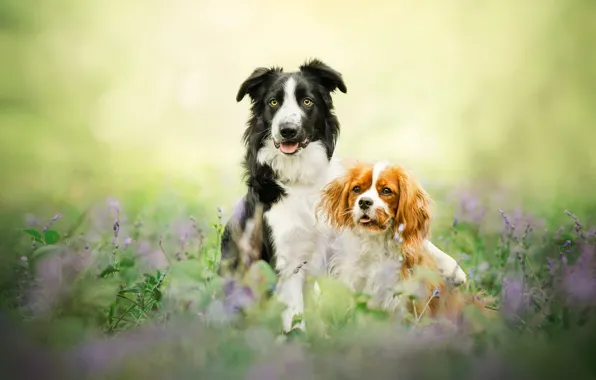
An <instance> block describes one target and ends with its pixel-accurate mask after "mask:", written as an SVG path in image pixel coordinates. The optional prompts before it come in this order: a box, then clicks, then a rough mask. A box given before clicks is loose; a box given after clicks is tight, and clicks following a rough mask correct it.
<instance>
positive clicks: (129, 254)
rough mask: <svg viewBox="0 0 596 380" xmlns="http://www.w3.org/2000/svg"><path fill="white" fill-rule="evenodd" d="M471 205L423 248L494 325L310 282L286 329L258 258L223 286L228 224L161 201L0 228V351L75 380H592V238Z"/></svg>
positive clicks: (559, 221)
mask: <svg viewBox="0 0 596 380" xmlns="http://www.w3.org/2000/svg"><path fill="white" fill-rule="evenodd" d="M471 197H472V196H471V195H469V194H464V195H462V196H461V197H460V198H459V199H457V198H456V199H451V200H449V199H446V200H443V199H442V201H441V202H438V206H439V207H440V208H441V210H443V212H442V213H441V218H438V219H437V220H436V221H435V223H434V225H433V228H434V230H433V241H434V242H435V243H436V244H437V245H439V246H440V247H441V248H443V249H444V250H446V251H447V252H449V253H450V254H452V255H453V256H454V257H456V258H457V259H459V260H461V265H462V267H464V269H465V270H466V271H467V272H468V273H469V282H468V284H466V287H467V290H468V291H471V292H478V291H483V292H485V293H486V296H487V299H488V297H492V298H494V299H495V302H492V303H491V304H490V305H489V306H490V307H491V308H494V309H497V310H499V315H500V317H499V318H497V319H492V320H487V319H486V318H484V317H483V316H481V315H476V314H474V313H473V310H470V311H469V313H467V314H466V318H465V324H464V325H463V326H460V328H459V329H455V327H454V326H452V325H449V324H445V323H443V322H438V321H432V320H430V319H429V318H427V317H426V316H424V315H422V316H418V318H416V317H412V316H408V317H407V318H403V319H400V318H397V317H396V316H391V315H388V314H387V313H384V312H382V311H379V310H374V309H370V308H368V307H367V304H366V299H365V298H364V297H363V296H362V295H358V294H352V293H351V292H350V291H349V290H348V289H347V288H345V287H344V286H343V285H342V284H340V283H338V282H336V281H334V280H331V279H326V278H322V279H319V283H320V286H321V289H322V296H321V298H320V299H318V301H315V300H314V299H313V298H312V297H311V295H310V293H309V294H308V302H307V309H306V311H305V314H304V315H303V316H302V318H304V319H305V321H306V322H307V326H308V330H307V333H296V332H293V333H291V334H288V335H283V334H281V333H280V329H281V323H280V318H279V313H280V311H281V309H282V308H281V305H280V304H279V303H278V302H276V301H275V300H274V299H272V298H270V297H269V296H268V294H269V292H270V291H271V290H272V289H273V287H274V284H275V276H274V273H273V271H272V269H271V268H270V267H269V266H267V265H266V264H264V263H263V262H257V263H256V264H254V265H253V266H252V267H251V268H250V270H249V271H248V272H247V274H245V275H244V277H242V278H240V277H238V278H232V277H226V278H222V277H219V276H218V275H217V274H216V267H217V264H218V260H219V237H220V234H221V232H222V223H223V222H224V221H223V220H222V219H221V217H220V218H218V217H215V219H213V218H211V217H208V216H205V214H210V215H213V214H215V215H217V212H213V211H215V210H211V211H207V212H205V210H206V209H205V208H204V207H199V206H197V205H194V206H193V205H191V204H190V203H184V202H183V201H181V200H180V199H177V198H173V197H163V198H160V201H159V202H157V203H154V206H153V207H148V206H145V207H142V206H139V205H135V204H134V202H131V204H132V205H133V206H132V207H130V208H127V207H126V203H125V202H119V201H117V200H114V199H108V200H106V201H105V202H100V203H97V204H94V205H92V206H91V207H89V208H88V209H87V210H86V211H85V212H79V213H76V212H69V213H68V214H65V215H60V216H59V217H54V218H52V216H50V217H45V218H43V219H41V220H37V221H36V220H33V218H31V217H29V220H28V222H27V223H29V225H26V223H24V222H23V223H21V222H19V223H15V222H14V220H15V219H13V220H12V221H11V220H9V221H5V223H11V225H10V227H7V228H5V231H7V233H6V238H5V239H3V249H4V253H5V254H4V255H3V256H2V261H1V263H2V283H1V285H2V288H1V298H0V300H1V302H2V303H1V304H2V309H3V310H4V311H5V312H4V314H5V316H7V317H8V318H7V319H5V321H4V322H5V325H6V326H12V328H10V331H11V332H12V333H13V334H14V335H13V338H11V339H12V340H11V339H9V340H8V341H7V342H6V344H9V345H10V344H14V343H10V342H13V341H14V342H21V341H23V339H25V337H26V338H27V339H29V341H30V343H29V344H30V345H29V346H26V348H22V347H23V346H22V345H16V346H15V347H19V348H18V349H15V350H12V351H9V352H8V353H6V354H4V357H5V358H7V359H9V358H10V357H17V356H19V355H32V354H31V353H32V352H36V354H35V355H36V356H34V359H32V360H37V361H39V363H38V365H39V366H41V367H40V368H46V367H44V366H48V367H47V368H46V370H47V371H48V372H47V373H48V374H49V373H54V372H52V371H60V372H59V373H60V376H67V375H68V376H73V377H74V378H81V377H90V378H104V377H110V378H135V379H136V378H139V379H140V378H163V377H166V376H167V377H174V378H187V377H189V378H190V377H192V378H197V377H200V378H201V377H207V378H246V377H245V376H249V378H263V377H266V376H272V375H270V374H271V373H278V374H280V375H282V374H283V376H282V377H283V378H313V377H314V378H338V379H339V378H346V379H349V378H360V377H361V376H374V377H379V378H389V377H391V378H394V377H395V376H397V375H398V374H399V375H403V376H405V377H408V378H409V377H412V378H419V377H425V378H426V377H432V378H455V377H457V378H462V377H464V378H473V377H486V376H489V375H496V374H498V373H501V374H508V373H511V374H526V375H528V376H529V375H531V376H539V375H543V374H549V375H552V374H556V373H565V371H570V370H572V371H573V372H574V373H577V374H578V375H577V376H580V375H586V376H587V375H588V374H591V375H592V376H593V374H594V373H595V372H594V368H593V367H594V365H593V364H592V363H593V362H592V361H591V360H590V359H589V355H587V354H586V352H589V350H591V349H593V348H595V347H596V346H595V345H594V341H593V340H592V337H593V333H592V331H593V329H591V328H592V327H594V320H593V315H594V307H593V306H594V305H595V304H596V301H594V300H596V277H595V276H594V273H595V272H594V270H595V269H596V266H595V264H596V262H595V259H596V252H595V248H596V246H595V245H594V233H593V231H589V230H587V228H586V226H585V224H584V223H583V222H582V221H581V220H579V219H577V217H575V215H573V214H571V213H568V214H566V213H565V210H564V209H561V210H560V212H558V213H557V214H556V217H554V218H550V219H547V220H542V219H539V218H536V217H530V216H528V215H525V214H523V213H519V212H518V213H516V212H514V211H502V212H500V211H498V210H496V209H495V210H493V209H491V208H488V209H487V211H486V212H485V213H484V214H483V213H482V208H483V207H486V206H487V204H486V203H483V202H482V201H478V202H476V201H475V198H474V199H472V198H471ZM184 205H187V207H183V206H184ZM73 211H74V210H73ZM454 217H456V219H454ZM17 220H18V219H17ZM20 220H22V219H20ZM19 224H20V225H19ZM9 245H10V247H9ZM579 347H584V348H581V350H580V349H579ZM40 350H41V351H40ZM586 350H587V351H586ZM580 351H581V352H580ZM39 352H41V353H42V354H40V353H39ZM571 352H573V354H571ZM40 355H41V357H44V356H43V355H49V357H52V358H55V357H59V358H60V360H51V361H50V362H51V363H52V364H48V362H44V361H42V360H41V359H35V358H38V357H39V356H40ZM9 362H10V360H7V363H9ZM24 370H25V368H20V367H19V368H17V367H14V368H12V370H11V371H24ZM498 371H502V372H498ZM11 373H12V372H11ZM19 373H21V374H22V373H23V372H19ZM268 374H269V375H268ZM250 376H253V377H250Z"/></svg>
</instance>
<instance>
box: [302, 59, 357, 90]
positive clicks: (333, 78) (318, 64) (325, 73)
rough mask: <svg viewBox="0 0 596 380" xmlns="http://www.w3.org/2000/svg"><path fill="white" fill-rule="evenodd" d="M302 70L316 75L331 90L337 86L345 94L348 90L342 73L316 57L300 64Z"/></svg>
mask: <svg viewBox="0 0 596 380" xmlns="http://www.w3.org/2000/svg"><path fill="white" fill-rule="evenodd" d="M300 71H302V72H303V73H306V74H309V75H311V76H313V77H315V78H316V79H317V80H318V81H319V82H320V83H321V85H323V87H325V89H327V91H329V92H333V91H335V89H336V88H337V89H339V91H341V92H343V93H344V94H345V93H346V92H347V91H348V89H347V88H346V85H345V83H344V80H343V78H342V76H341V74H340V73H339V72H337V71H335V70H334V69H332V68H331V67H329V66H327V65H326V64H325V63H323V62H322V61H320V60H318V59H316V58H315V59H311V60H310V61H307V62H305V63H304V64H303V65H302V66H300Z"/></svg>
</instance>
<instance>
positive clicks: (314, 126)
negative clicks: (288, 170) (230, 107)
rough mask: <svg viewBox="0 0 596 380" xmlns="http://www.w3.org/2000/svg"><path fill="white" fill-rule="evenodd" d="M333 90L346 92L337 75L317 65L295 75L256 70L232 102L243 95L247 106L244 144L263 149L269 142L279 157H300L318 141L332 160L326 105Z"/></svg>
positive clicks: (335, 128) (333, 129) (332, 130)
mask: <svg viewBox="0 0 596 380" xmlns="http://www.w3.org/2000/svg"><path fill="white" fill-rule="evenodd" d="M336 89H339V90H340V91H341V92H343V93H345V92H346V91H347V89H346V85H345V84H344V82H343V79H342V76H341V74H340V73H338V72H337V71H335V70H334V69H332V68H331V67H329V66H327V65H326V64H324V63H323V62H321V61H319V60H316V59H314V60H312V61H310V62H307V63H305V64H303V65H302V66H300V70H299V71H297V72H290V73H284V72H283V69H282V68H277V67H272V68H257V69H256V70H254V72H253V73H252V74H251V75H250V77H248V79H246V80H245V81H244V82H243V83H242V85H241V86H240V89H239V91H238V94H237V95H236V100H237V101H241V100H242V99H243V98H244V97H245V96H246V95H249V96H250V98H251V101H252V117H251V120H250V122H249V127H248V129H247V131H246V132H245V135H244V139H245V141H246V142H248V143H251V144H252V145H258V146H263V145H265V144H266V143H267V141H268V140H271V142H272V143H273V146H274V147H275V149H276V150H277V153H278V154H280V155H283V156H292V155H299V154H300V152H301V151H302V150H303V149H305V148H306V147H307V146H308V144H309V143H312V142H314V141H321V142H322V143H323V145H324V146H325V148H326V150H327V155H328V157H331V155H332V154H333V150H334V148H335V141H336V138H337V135H338V133H339V123H338V122H337V119H336V118H335V116H334V115H333V112H332V111H333V103H332V101H331V93H332V92H334V91H335V90H336Z"/></svg>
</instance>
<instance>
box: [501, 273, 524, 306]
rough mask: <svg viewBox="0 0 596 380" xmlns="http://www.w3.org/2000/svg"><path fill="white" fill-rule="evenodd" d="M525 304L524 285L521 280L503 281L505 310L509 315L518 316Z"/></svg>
mask: <svg viewBox="0 0 596 380" xmlns="http://www.w3.org/2000/svg"><path fill="white" fill-rule="evenodd" d="M523 304H524V284H523V281H522V280H521V279H518V278H515V279H508V278H504V279H503V310H504V311H505V312H506V313H507V315H513V314H518V313H519V312H520V311H521V310H522V308H523V306H524V305H523Z"/></svg>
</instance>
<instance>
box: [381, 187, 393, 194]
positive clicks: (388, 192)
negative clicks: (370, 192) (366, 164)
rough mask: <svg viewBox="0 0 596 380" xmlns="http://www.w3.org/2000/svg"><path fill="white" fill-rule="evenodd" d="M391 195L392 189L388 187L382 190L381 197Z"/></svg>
mask: <svg viewBox="0 0 596 380" xmlns="http://www.w3.org/2000/svg"><path fill="white" fill-rule="evenodd" d="M391 194H393V192H392V191H391V189H390V188H388V187H384V188H383V189H382V190H381V195H391Z"/></svg>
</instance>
